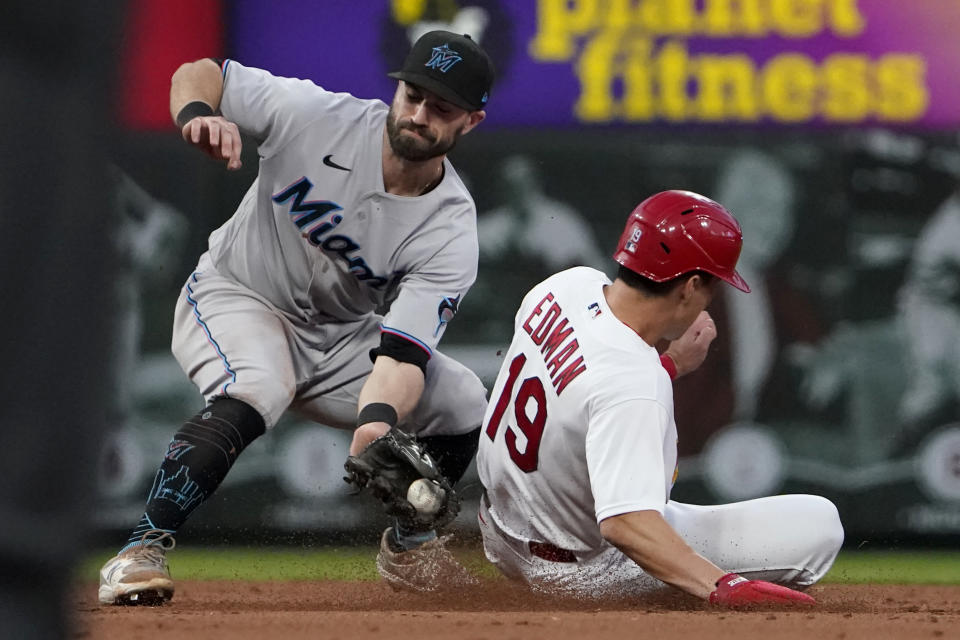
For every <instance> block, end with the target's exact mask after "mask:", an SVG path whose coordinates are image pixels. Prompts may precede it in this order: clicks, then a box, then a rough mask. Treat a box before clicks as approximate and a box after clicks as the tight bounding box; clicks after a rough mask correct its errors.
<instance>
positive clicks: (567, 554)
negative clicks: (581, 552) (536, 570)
mask: <svg viewBox="0 0 960 640" xmlns="http://www.w3.org/2000/svg"><path fill="white" fill-rule="evenodd" d="M527 546H529V547H530V553H532V554H533V555H535V556H537V557H538V558H542V559H544V560H549V561H550V562H576V561H577V556H576V555H574V553H573V551H570V550H569V549H561V548H560V547H558V546H556V545H553V544H550V543H549V542H534V541H533V540H531V541H530V542H528V543H527Z"/></svg>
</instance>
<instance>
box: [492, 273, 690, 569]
mask: <svg viewBox="0 0 960 640" xmlns="http://www.w3.org/2000/svg"><path fill="white" fill-rule="evenodd" d="M608 284H610V281H609V279H607V277H606V276H605V275H604V274H603V273H601V272H599V271H596V270H594V269H591V268H588V267H575V268H573V269H568V270H567V271H563V272H561V273H558V274H556V275H554V276H552V277H550V278H548V279H547V280H545V281H543V282H542V283H540V284H538V285H537V286H536V287H534V288H533V290H531V291H530V292H529V293H528V294H527V296H526V297H525V298H524V300H523V303H522V304H521V306H520V310H519V311H518V312H517V315H516V319H515V321H514V328H515V333H514V338H513V342H512V344H511V345H510V351H509V352H508V353H507V356H506V358H505V361H504V363H503V367H502V368H501V370H500V374H499V376H498V377H497V382H496V385H495V386H494V388H493V391H492V392H491V395H490V402H489V404H488V406H487V412H486V416H485V418H484V423H483V432H482V433H481V435H480V449H479V451H478V453H477V468H478V471H479V474H480V480H481V482H482V483H483V486H484V487H485V489H486V492H487V497H488V500H489V504H490V508H489V514H490V516H491V517H492V518H493V519H494V520H495V521H496V524H497V526H499V528H500V529H502V530H503V531H504V532H506V533H507V534H509V535H511V536H513V537H514V538H517V539H519V540H532V541H536V542H548V543H551V544H553V545H556V546H557V547H561V548H563V549H567V550H570V551H573V552H574V553H576V554H577V556H578V557H586V556H589V555H591V554H592V553H594V552H598V551H600V550H602V549H604V548H606V547H608V546H609V545H607V544H606V543H605V542H604V540H603V538H602V537H601V535H600V527H599V522H600V521H601V520H604V519H605V518H608V517H611V516H615V515H619V514H623V513H629V512H632V511H642V510H655V511H659V512H660V513H663V511H664V508H665V505H666V503H667V500H668V499H669V496H670V490H671V488H672V486H673V482H674V480H675V476H676V463H677V429H676V424H675V423H674V420H673V389H672V387H671V382H670V377H669V375H668V374H667V372H666V370H664V368H663V367H662V366H661V364H660V358H659V354H658V353H657V351H656V350H655V349H654V348H653V347H652V346H650V345H648V344H646V343H645V342H644V341H643V340H642V339H641V338H640V337H639V336H638V335H637V334H636V333H635V332H634V331H633V330H631V329H630V328H629V327H627V326H626V325H625V324H623V323H622V322H621V321H620V320H618V319H617V318H616V316H614V315H613V313H612V312H611V311H610V308H609V307H608V306H607V303H606V300H605V298H604V295H603V290H604V287H605V286H606V285H608Z"/></svg>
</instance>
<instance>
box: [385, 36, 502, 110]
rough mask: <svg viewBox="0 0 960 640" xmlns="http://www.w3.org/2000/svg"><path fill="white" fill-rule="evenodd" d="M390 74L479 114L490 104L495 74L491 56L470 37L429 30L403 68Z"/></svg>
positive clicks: (416, 43) (413, 49)
mask: <svg viewBox="0 0 960 640" xmlns="http://www.w3.org/2000/svg"><path fill="white" fill-rule="evenodd" d="M387 75H389V76H390V77H391V78H396V79H397V80H403V81H404V82H409V83H410V84H412V85H416V86H418V87H420V88H422V89H426V90H427V91H430V92H433V93H435V94H437V95H438V96H440V97H441V98H443V99H444V100H446V101H447V102H449V103H451V104H455V105H456V106H458V107H460V108H461V109H466V110H467V111H476V110H478V109H483V108H484V106H485V105H486V104H487V99H488V98H489V96H490V86H491V85H492V84H493V76H494V72H493V62H492V61H491V60H490V56H488V55H487V52H486V51H484V50H483V49H482V48H481V47H480V45H478V44H477V43H476V42H474V41H473V39H472V38H471V37H470V36H469V35H467V34H464V35H460V34H457V33H452V32H450V31H429V32H427V33H425V34H424V35H422V36H421V37H420V39H419V40H417V41H416V42H415V43H414V44H413V48H412V49H410V53H409V54H408V55H407V58H406V59H405V60H404V61H403V68H402V69H401V70H400V71H394V72H392V73H389V74H387Z"/></svg>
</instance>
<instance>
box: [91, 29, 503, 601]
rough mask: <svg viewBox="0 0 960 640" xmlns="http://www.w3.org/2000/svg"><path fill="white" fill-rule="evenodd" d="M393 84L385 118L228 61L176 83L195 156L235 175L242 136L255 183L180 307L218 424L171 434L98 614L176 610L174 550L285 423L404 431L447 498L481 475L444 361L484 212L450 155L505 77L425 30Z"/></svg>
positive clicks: (196, 372)
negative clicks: (166, 604)
mask: <svg viewBox="0 0 960 640" xmlns="http://www.w3.org/2000/svg"><path fill="white" fill-rule="evenodd" d="M390 75H391V76H392V77H394V78H397V79H398V80H399V83H398V86H397V90H396V93H395V95H394V98H393V102H392V104H391V105H390V106H389V107H388V105H386V104H384V103H383V102H381V101H379V100H361V99H358V98H355V97H353V96H351V95H348V94H345V93H332V92H330V91H327V90H325V89H323V88H321V87H319V86H317V85H315V84H314V83H312V82H309V81H306V80H297V79H290V78H280V77H275V76H273V75H271V74H270V73H268V72H266V71H263V70H260V69H253V68H249V67H245V66H243V65H242V64H240V63H239V62H236V61H233V60H227V61H223V62H219V61H214V60H211V59H206V60H200V61H197V62H193V63H189V64H186V65H183V66H182V67H181V68H180V69H179V70H178V71H177V72H176V73H175V74H174V77H173V81H172V87H171V113H172V114H173V115H174V117H175V120H176V122H177V124H178V125H179V126H180V128H181V130H182V134H183V137H184V140H186V141H187V142H189V143H191V144H193V145H195V146H198V147H200V148H201V149H203V150H204V151H206V152H207V153H209V154H210V155H212V156H213V157H215V158H217V159H220V160H222V161H225V162H226V164H227V168H228V169H236V168H239V167H240V163H241V159H240V152H241V139H240V133H241V132H243V133H244V134H246V135H247V136H249V137H250V138H252V139H253V140H254V141H255V142H256V144H257V151H258V154H259V162H260V167H259V173H258V175H257V178H256V180H255V181H254V182H253V184H252V185H251V186H250V189H249V190H248V191H247V194H246V195H245V197H244V198H243V200H242V202H241V203H240V205H239V206H238V208H237V211H236V213H235V214H234V215H233V217H231V218H230V219H229V220H228V221H227V222H226V223H225V224H224V225H223V226H222V227H220V228H219V229H217V230H216V231H214V232H213V233H212V234H211V236H210V242H209V250H208V251H207V252H206V253H204V254H203V255H202V256H201V258H200V261H199V263H198V265H197V267H196V270H195V271H194V272H193V273H192V274H191V275H190V276H189V278H188V279H187V282H186V284H185V286H184V287H183V290H182V292H181V295H180V299H179V302H178V303H177V308H176V315H175V320H174V333H173V352H174V355H175V356H176V358H177V360H178V361H179V363H180V364H181V366H182V367H183V370H184V371H185V372H186V373H187V375H189V376H190V378H191V380H192V381H193V382H194V383H195V384H196V385H197V387H198V388H199V390H200V391H201V393H202V394H203V397H204V399H205V401H206V403H207V404H206V407H205V408H204V409H203V410H202V411H200V412H199V413H198V414H197V415H196V416H194V417H193V418H191V419H189V420H188V421H187V422H186V423H185V424H184V425H183V426H182V427H181V428H180V430H179V431H178V432H177V433H176V435H174V437H173V440H172V441H171V443H170V446H169V448H168V450H167V453H166V456H165V458H164V460H163V463H162V465H161V467H160V470H159V471H158V472H157V475H156V479H155V481H154V484H153V487H152V488H151V491H150V494H149V496H148V501H147V508H146V511H145V513H144V515H143V517H142V518H141V520H140V522H139V524H138V525H137V526H136V528H135V529H134V530H133V532H132V534H131V536H130V539H129V541H128V544H127V546H126V547H124V548H123V549H122V550H121V552H120V553H119V554H118V555H117V556H116V557H115V558H113V559H111V560H110V561H109V562H107V564H106V565H105V566H104V568H103V570H102V571H101V586H100V594H99V595H100V601H101V602H103V603H117V604H131V603H142V602H153V603H160V602H163V601H165V600H169V599H170V598H171V597H172V595H173V590H174V586H173V582H172V580H171V579H170V575H169V571H168V569H167V565H166V560H165V556H164V553H165V551H166V550H168V549H170V548H172V546H173V535H174V534H175V533H176V531H177V529H178V528H179V526H180V525H182V524H183V522H184V521H185V520H186V519H187V517H188V516H189V515H190V513H192V511H193V510H194V509H195V508H196V507H197V506H198V505H199V504H201V503H202V502H203V500H204V499H206V498H207V497H208V496H209V495H210V494H211V493H212V492H213V491H214V489H216V487H217V486H218V485H219V484H220V482H221V481H222V480H223V478H224V477H225V475H226V473H227V471H228V470H229V468H230V466H231V465H232V464H233V462H234V461H235V460H236V458H237V456H238V455H239V454H240V452H241V451H242V450H243V449H244V447H246V446H247V445H248V444H250V442H251V441H252V440H254V439H255V438H256V437H257V436H259V435H260V434H262V433H264V431H265V429H268V428H271V427H273V426H274V425H275V424H276V423H277V421H278V420H279V419H280V417H281V415H282V414H283V413H284V412H285V411H286V410H287V409H288V408H292V409H294V410H296V411H298V412H299V413H301V414H304V415H306V416H308V417H310V418H312V419H314V420H316V421H318V422H320V423H322V424H325V425H329V426H333V427H339V428H349V429H357V428H358V427H359V428H360V429H362V430H364V431H365V432H370V431H374V432H377V433H382V432H385V431H387V430H388V429H390V428H392V427H395V426H397V425H399V426H401V427H402V428H403V429H404V430H405V431H406V432H408V433H410V434H415V435H416V436H419V438H420V442H421V444H422V445H423V447H424V448H425V449H426V451H427V452H428V453H430V454H431V455H432V457H433V459H434V460H435V462H436V465H437V466H438V467H439V470H440V472H442V474H443V475H444V476H445V478H446V480H447V481H449V483H450V484H453V483H454V482H456V480H457V479H458V478H459V477H460V476H461V475H462V474H463V472H464V470H465V469H466V466H467V464H468V463H469V461H470V460H471V459H472V457H473V454H474V452H475V451H476V440H477V437H478V433H479V425H480V421H481V419H482V416H483V410H484V407H485V395H486V394H485V389H484V387H483V385H482V384H481V382H480V381H479V379H478V378H477V377H476V376H475V375H474V374H473V373H472V372H470V371H469V370H467V369H466V368H465V367H463V366H462V365H460V364H459V363H457V362H455V361H453V360H451V359H450V358H448V357H445V356H444V355H443V354H441V353H439V352H437V351H436V346H437V343H438V342H439V340H440V338H441V337H442V336H443V333H444V329H445V327H446V324H447V322H449V321H450V320H451V319H452V317H453V315H454V314H455V313H456V311H457V306H458V304H459V302H460V301H461V300H462V298H463V296H464V295H465V294H466V293H467V290H468V289H469V287H470V285H471V284H472V283H473V281H474V278H475V276H476V268H477V254H478V249H477V237H476V211H475V206H474V203H473V200H472V198H471V197H470V195H469V193H468V192H467V190H466V188H465V187H464V185H463V183H462V182H461V181H460V179H459V178H458V176H457V173H456V171H455V170H454V168H453V166H452V165H451V164H450V162H449V160H447V159H446V153H447V152H448V151H449V150H450V149H451V148H452V147H453V146H454V144H455V143H456V141H457V139H458V138H459V136H461V135H463V134H465V133H467V132H469V131H470V130H472V129H473V128H474V127H476V126H477V125H478V124H479V123H480V122H481V121H482V120H483V119H484V117H485V111H484V110H483V108H484V106H485V105H486V102H487V99H488V95H489V90H490V86H491V84H492V81H493V66H492V63H491V61H490V59H489V57H488V56H487V54H486V53H485V52H484V51H483V50H482V49H481V48H480V47H479V46H478V45H477V44H476V43H475V42H473V40H471V39H470V37H469V36H462V35H458V34H454V33H449V32H445V31H433V32H430V33H427V34H426V35H424V36H422V37H421V38H420V39H419V40H418V41H417V42H416V43H415V44H414V46H413V47H412V49H411V51H410V54H409V55H408V56H407V58H406V60H405V62H404V66H403V69H402V70H400V71H398V72H394V73H391V74H390ZM217 112H219V113H217ZM352 452H353V451H352ZM388 532H389V533H390V535H389V536H387V535H385V536H384V541H385V542H384V544H385V545H386V544H387V542H389V547H390V552H391V553H395V554H397V555H398V556H402V555H403V554H404V552H408V551H409V552H411V553H412V552H413V551H418V550H419V551H422V550H423V549H427V550H428V551H429V553H430V554H431V555H432V556H433V557H431V558H430V560H431V561H433V562H437V561H438V560H437V556H438V555H439V556H443V557H444V558H446V557H447V556H446V555H444V554H447V555H448V552H446V551H445V549H444V548H443V545H442V542H439V541H438V540H437V539H436V535H435V532H434V531H432V530H429V529H428V530H423V528H422V527H421V528H419V529H415V530H409V531H408V530H405V529H404V527H403V522H399V521H398V526H397V527H394V528H391V529H388ZM388 537H389V540H388ZM451 558H452V557H451ZM414 559H416V558H414ZM440 560H441V561H442V560H443V558H441V559H440ZM403 562H404V563H406V564H415V562H413V561H412V560H411V559H409V558H407V559H406V560H404V561H403ZM388 565H389V563H386V564H384V563H381V562H378V567H379V568H380V569H381V571H384V570H390V569H391V566H388ZM427 577H429V576H427Z"/></svg>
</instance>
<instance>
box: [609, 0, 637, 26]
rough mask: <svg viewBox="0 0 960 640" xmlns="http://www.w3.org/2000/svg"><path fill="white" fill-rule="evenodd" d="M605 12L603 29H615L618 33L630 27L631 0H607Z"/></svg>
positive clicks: (631, 16) (631, 17)
mask: <svg viewBox="0 0 960 640" xmlns="http://www.w3.org/2000/svg"><path fill="white" fill-rule="evenodd" d="M607 3H608V4H607V11H606V14H605V15H604V16H603V18H602V20H603V27H604V28H606V29H617V30H620V31H623V30H626V29H628V28H629V27H630V23H631V20H632V19H633V15H632V13H631V10H632V9H633V1H632V0H607Z"/></svg>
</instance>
